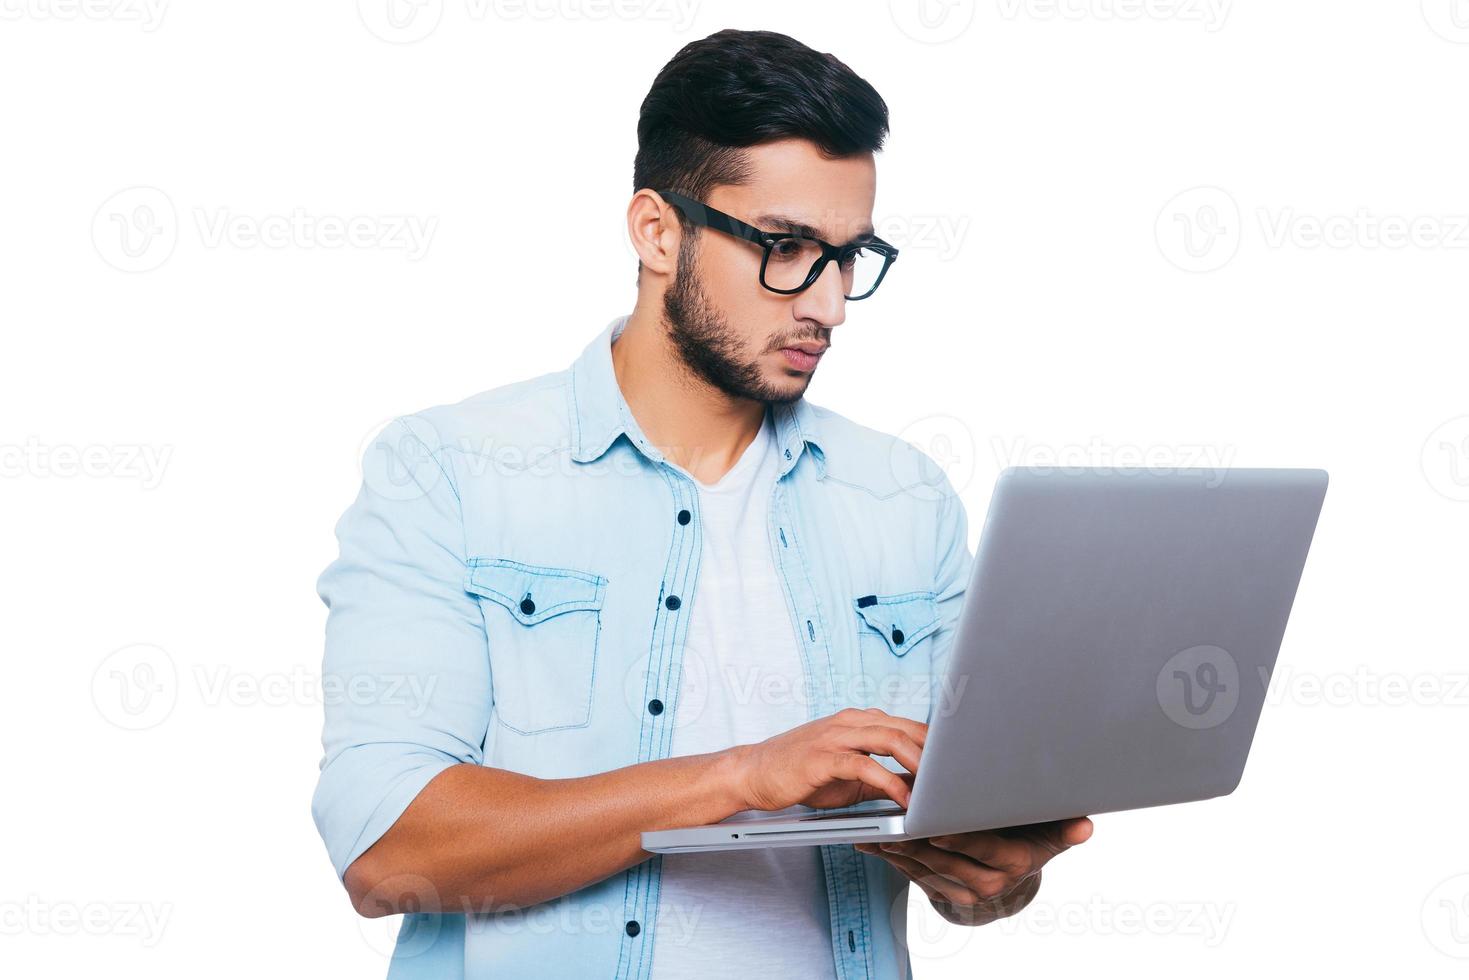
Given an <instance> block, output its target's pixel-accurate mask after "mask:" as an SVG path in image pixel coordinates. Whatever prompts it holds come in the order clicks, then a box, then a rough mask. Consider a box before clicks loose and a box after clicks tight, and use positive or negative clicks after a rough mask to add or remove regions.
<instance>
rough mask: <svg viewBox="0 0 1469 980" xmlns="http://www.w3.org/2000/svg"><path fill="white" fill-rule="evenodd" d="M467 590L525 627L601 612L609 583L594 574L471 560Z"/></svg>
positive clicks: (497, 561)
mask: <svg viewBox="0 0 1469 980" xmlns="http://www.w3.org/2000/svg"><path fill="white" fill-rule="evenodd" d="M464 590H465V591H466V592H472V593H474V594H475V595H479V596H484V597H485V598H486V599H493V600H494V601H495V602H498V603H500V605H502V606H504V607H505V608H506V609H508V610H510V614H511V615H512V616H514V617H515V619H516V620H517V621H518V622H520V623H521V625H523V626H534V625H535V624H536V623H539V622H541V621H542V620H546V619H549V618H551V617H552V616H558V615H560V614H561V613H564V612H571V611H572V610H575V609H600V608H602V597H603V595H604V594H605V593H606V590H607V580H606V579H605V578H603V577H602V576H601V575H594V574H592V573H591V572H579V571H576V570H575V569H570V568H552V567H550V566H546V565H526V564H524V563H522V562H518V561H511V560H510V559H508V558H471V559H470V560H469V571H468V572H467V574H466V575H465V581H464Z"/></svg>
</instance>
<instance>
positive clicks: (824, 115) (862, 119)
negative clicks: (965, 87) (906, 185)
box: [633, 30, 888, 227]
mask: <svg viewBox="0 0 1469 980" xmlns="http://www.w3.org/2000/svg"><path fill="white" fill-rule="evenodd" d="M887 132H888V107H887V103H885V102H883V100H882V96H880V95H878V94H877V90H876V89H874V88H873V87H872V86H871V85H869V84H868V83H867V82H866V81H864V80H863V79H862V78H861V77H859V76H858V75H857V74H856V73H855V72H853V71H852V69H850V68H848V67H847V66H846V65H844V64H842V63H841V62H840V61H838V60H837V59H836V58H835V57H834V56H832V55H830V54H822V53H820V52H817V51H813V50H812V49H811V48H808V47H807V46H806V45H804V44H802V43H801V42H800V41H797V40H796V39H795V38H792V37H787V36H786V35H784V34H777V33H775V32H773V31H737V30H723V31H719V32H718V33H716V34H711V35H709V36H708V37H706V38H702V39H701V40H698V41H693V42H690V43H689V44H687V45H685V46H684V47H683V49H682V50H681V51H679V52H678V54H676V55H674V56H673V59H672V60H671V61H669V62H668V64H666V65H664V66H663V70H662V71H660V72H659V73H658V77H657V78H655V79H654V80H653V87H652V88H650V89H649V90H648V95H647V97H646V98H645V99H643V106H642V109H641V111H640V112H639V114H638V154H637V157H636V159H635V160H634V162H633V190H634V191H638V190H641V189H643V188H645V187H646V188H650V189H652V190H662V189H663V188H671V189H676V190H679V191H681V192H682V193H684V194H687V195H688V196H690V197H693V198H696V199H698V200H705V199H706V195H707V194H708V193H709V191H711V190H713V189H714V188H715V187H718V186H720V185H724V184H741V183H744V182H745V181H746V180H748V179H749V177H750V171H749V165H748V162H747V159H746V156H745V154H744V153H743V152H741V151H742V150H743V149H744V148H745V147H750V146H756V145H758V144H761V143H769V142H772V141H774V140H779V139H791V138H798V139H804V140H809V141H810V142H812V143H815V144H816V146H817V147H818V148H820V150H821V152H822V153H823V154H825V155H826V156H829V157H833V158H840V157H847V156H853V155H856V154H859V153H875V152H877V151H878V150H881V149H882V143H883V139H884V138H885V137H886V136H887ZM679 220H680V222H682V221H683V220H684V218H683V215H682V214H680V215H679ZM685 227H687V225H686V226H685Z"/></svg>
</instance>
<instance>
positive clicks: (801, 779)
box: [728, 708, 928, 810]
mask: <svg viewBox="0 0 1469 980" xmlns="http://www.w3.org/2000/svg"><path fill="white" fill-rule="evenodd" d="M927 736H928V726H927V725H925V724H924V723H923V722H921V721H912V720H910V719H907V718H900V717H898V716H896V715H890V714H888V713H887V712H886V711H883V710H882V709H881V708H843V709H842V710H841V711H838V712H837V713H836V714H834V715H831V716H829V717H826V718H818V719H816V720H815V721H808V722H807V723H806V724H804V725H801V726H800V727H798V728H793V729H791V730H790V731H788V732H783V733H781V734H780V735H776V736H774V737H773V738H768V739H766V740H765V741H763V742H757V743H754V744H752V745H737V746H735V747H734V748H732V749H730V750H728V751H730V752H732V753H734V754H735V762H736V766H735V770H736V772H737V774H738V775H737V776H736V779H737V782H738V786H737V787H736V792H737V794H738V798H739V799H740V800H741V801H742V802H743V808H744V809H747V810H783V809H785V808H786V807H788V806H793V805H795V804H798V803H799V804H802V805H805V806H810V807H818V808H823V809H825V808H830V807H842V806H851V805H853V804H855V803H862V802H865V801H867V800H883V799H887V800H893V801H895V802H897V803H900V804H902V805H903V806H907V805H908V797H909V794H911V793H912V790H913V773H915V772H917V771H918V759H919V756H921V755H922V753H923V742H924V739H925V738H927ZM873 755H887V756H891V757H892V758H894V759H896V760H897V761H898V762H899V763H900V764H901V765H903V766H905V767H907V769H908V771H907V772H905V773H899V772H894V771H893V770H891V769H889V768H887V767H886V766H884V765H883V764H882V763H880V762H878V761H877V760H876V759H874V758H873V757H872V756H873Z"/></svg>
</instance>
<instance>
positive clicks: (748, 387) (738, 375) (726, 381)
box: [663, 235, 804, 404]
mask: <svg viewBox="0 0 1469 980" xmlns="http://www.w3.org/2000/svg"><path fill="white" fill-rule="evenodd" d="M695 255H696V253H695V250H694V243H693V242H692V241H691V236H688V235H686V236H684V239H683V241H682V242H680V243H679V249H678V271H677V272H676V273H675V274H674V277H673V285H671V286H670V287H669V288H668V290H667V291H666V292H665V293H664V294H663V318H664V320H666V321H667V324H668V335H669V337H670V338H672V340H673V347H674V350H676V351H677V352H678V356H679V358H680V360H682V361H683V362H684V364H685V366H687V367H688V369H689V370H690V371H692V372H693V373H694V376H695V377H698V378H701V379H703V380H704V381H705V382H707V383H708V384H711V385H713V386H714V387H715V388H718V389H719V390H720V391H722V392H724V393H725V394H726V395H729V396H730V397H732V398H746V399H749V400H750V401H756V402H762V403H765V404H785V403H788V402H794V401H796V400H798V399H799V398H800V397H801V395H802V394H804V387H803V388H802V390H798V391H795V392H791V391H782V390H780V389H777V388H775V387H773V386H771V385H770V384H769V383H768V382H766V380H765V377H764V375H763V374H762V373H761V371H760V365H759V363H758V362H757V361H754V360H752V359H749V358H748V357H747V355H746V352H745V350H744V347H743V345H742V344H741V343H740V341H739V339H738V338H737V337H736V335H735V332H734V331H733V330H732V329H731V328H730V326H729V321H728V320H726V319H725V318H724V316H723V314H721V313H720V312H719V311H718V310H716V309H715V308H714V306H713V305H712V304H711V303H710V302H709V297H708V296H707V295H705V293H704V290H703V287H702V286H701V285H700V284H699V279H698V277H697V276H696V275H695V274H694V263H695Z"/></svg>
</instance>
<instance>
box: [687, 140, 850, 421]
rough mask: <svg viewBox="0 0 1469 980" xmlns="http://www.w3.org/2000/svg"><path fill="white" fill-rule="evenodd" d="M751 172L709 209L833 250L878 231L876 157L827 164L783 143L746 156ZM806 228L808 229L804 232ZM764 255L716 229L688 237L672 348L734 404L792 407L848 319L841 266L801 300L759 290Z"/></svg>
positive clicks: (830, 268) (805, 146)
mask: <svg viewBox="0 0 1469 980" xmlns="http://www.w3.org/2000/svg"><path fill="white" fill-rule="evenodd" d="M745 152H746V154H747V155H748V159H749V163H750V166H751V169H752V171H753V177H752V179H751V180H750V181H748V182H747V183H745V184H742V185H739V186H721V187H717V188H715V189H714V190H713V191H712V192H711V193H710V195H709V197H708V198H707V199H706V200H705V203H706V204H708V205H709V206H710V207H713V208H717V209H718V210H720V211H723V212H725V213H726V214H730V215H733V216H734V217H736V218H739V219H740V220H742V221H744V222H745V223H746V224H750V225H754V226H755V227H756V228H759V229H760V230H761V231H772V232H792V233H794V232H800V233H802V234H808V235H814V236H815V237H818V238H821V239H824V240H825V241H828V242H831V243H832V244H834V245H842V244H845V243H847V242H849V241H851V240H852V239H854V238H856V237H858V236H859V235H862V234H864V233H871V231H872V202H873V199H874V197H875V196H876V192H877V172H876V167H875V166H874V163H873V159H872V155H871V154H870V153H869V154H863V155H861V156H858V157H853V158H850V159H844V160H828V159H825V158H823V157H822V156H821V154H820V153H819V152H818V151H817V149H816V147H815V145H814V144H812V143H808V142H806V141H804V140H782V141H780V142H777V143H767V144H765V145H764V146H757V147H751V148H750V149H748V150H746V151H745ZM800 226H804V228H803V227H800ZM760 258H761V248H760V246H758V245H755V244H753V243H752V242H747V241H745V240H743V239H739V238H735V237H733V236H731V235H726V234H723V233H722V232H718V231H714V230H712V229H709V228H703V229H700V230H699V233H698V235H697V240H696V241H695V240H691V239H690V236H688V235H685V236H684V238H683V240H682V245H681V247H680V249H679V262H678V272H677V274H676V276H675V278H674V281H673V283H672V284H671V285H670V286H669V288H668V289H667V291H666V292H665V293H664V296H663V312H664V316H665V318H666V319H667V321H668V326H669V330H670V334H671V336H672V339H673V341H674V346H675V347H676V349H677V350H678V352H679V355H680V356H681V357H682V358H683V360H684V362H685V363H686V364H687V365H688V366H689V368H690V369H691V370H693V371H694V373H695V374H697V375H698V376H699V377H701V378H703V379H704V380H705V381H707V382H709V383H710V384H712V385H714V386H715V387H716V388H718V389H720V390H721V391H723V392H725V393H726V394H728V395H731V396H733V397H736V398H748V399H752V400H755V401H760V402H790V401H795V400H796V399H798V398H800V397H801V396H802V395H803V394H805V392H806V386H807V385H809V384H810V383H811V378H812V376H813V374H814V373H815V371H816V367H817V364H818V363H819V360H820V358H819V356H817V357H812V356H811V355H810V354H807V353H802V352H801V351H800V350H799V348H801V347H805V348H809V350H810V351H813V352H819V351H821V350H823V349H824V348H825V347H826V346H827V345H828V344H829V343H830V341H831V333H832V328H833V327H835V326H837V325H838V324H840V323H841V322H842V321H843V319H845V317H846V303H847V301H846V299H845V298H844V297H843V295H842V292H843V291H842V280H841V275H840V273H839V271H838V269H837V264H836V263H835V262H829V263H827V265H826V268H825V269H823V270H822V273H821V278H819V279H817V280H816V282H814V283H812V284H811V285H810V286H809V287H807V288H806V289H804V290H802V291H801V292H799V293H796V294H794V295H789V296H787V295H782V294H780V293H775V292H771V291H770V290H768V289H766V288H765V287H764V286H762V285H760Z"/></svg>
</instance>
